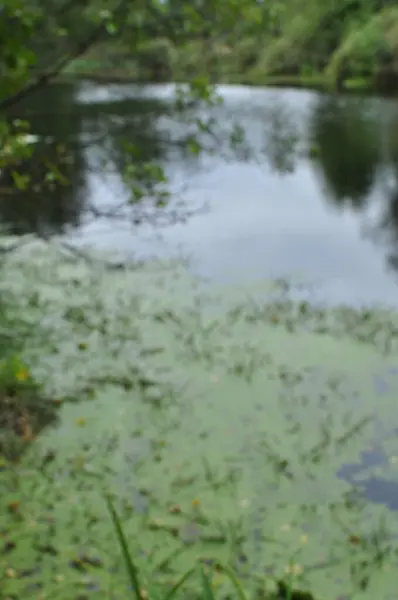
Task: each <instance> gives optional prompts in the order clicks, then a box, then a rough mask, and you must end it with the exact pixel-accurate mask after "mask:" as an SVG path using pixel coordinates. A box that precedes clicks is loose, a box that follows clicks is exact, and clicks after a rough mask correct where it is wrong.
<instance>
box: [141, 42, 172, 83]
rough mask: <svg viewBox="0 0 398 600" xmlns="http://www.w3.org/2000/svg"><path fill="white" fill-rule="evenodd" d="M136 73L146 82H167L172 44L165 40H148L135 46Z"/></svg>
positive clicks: (170, 64)
mask: <svg viewBox="0 0 398 600" xmlns="http://www.w3.org/2000/svg"><path fill="white" fill-rule="evenodd" d="M135 60H136V63H137V72H138V73H140V76H141V77H142V78H143V79H144V80H146V81H156V82H159V81H168V80H170V77H171V68H172V64H173V44H172V43H171V42H170V41H169V40H168V39H167V38H157V39H156V40H148V41H146V42H142V43H141V44H139V45H138V46H137V49H136V54H135Z"/></svg>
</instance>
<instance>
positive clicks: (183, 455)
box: [0, 239, 398, 600]
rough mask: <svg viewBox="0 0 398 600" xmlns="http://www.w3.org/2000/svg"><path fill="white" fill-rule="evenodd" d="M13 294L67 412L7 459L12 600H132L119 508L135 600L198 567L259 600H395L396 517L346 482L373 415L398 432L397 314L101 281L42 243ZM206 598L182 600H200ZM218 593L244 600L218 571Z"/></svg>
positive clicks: (176, 280)
mask: <svg viewBox="0 0 398 600" xmlns="http://www.w3.org/2000/svg"><path fill="white" fill-rule="evenodd" d="M6 290H7V294H8V300H9V302H10V305H11V306H12V308H13V311H14V314H19V315H21V316H23V320H24V322H26V324H28V325H30V326H31V327H32V328H33V329H32V336H33V337H29V336H27V335H25V336H24V344H23V347H21V348H20V350H19V353H20V360H21V362H22V364H23V365H24V366H25V368H26V370H27V372H28V373H29V377H31V379H32V381H35V382H37V385H40V390H41V392H42V394H43V398H48V399H56V402H57V412H58V426H57V427H52V426H48V427H47V428H46V429H45V430H43V431H42V432H41V434H40V435H39V436H37V437H36V438H35V439H34V440H31V443H30V444H29V446H28V447H27V448H26V449H25V452H24V454H23V455H22V456H21V458H20V461H19V463H18V464H15V462H14V463H12V462H10V461H9V460H8V459H6V458H4V457H3V462H2V469H1V470H0V487H1V493H0V532H1V534H0V535H1V539H2V542H3V552H2V553H0V573H1V576H0V577H1V580H0V583H1V590H2V593H3V594H4V596H5V597H10V596H14V597H16V598H21V599H22V598H25V597H32V595H34V594H37V595H42V596H43V597H51V598H58V599H59V600H69V599H70V598H72V597H73V598H74V597H77V596H78V595H80V597H84V598H91V597H93V598H108V597H109V590H110V589H111V590H112V595H113V597H114V598H117V599H119V598H120V599H122V598H125V597H126V594H132V591H131V589H129V588H128V585H127V584H126V574H125V570H124V564H123V562H122V560H121V555H120V551H119V548H118V546H117V542H116V537H115V532H114V529H113V527H112V522H111V519H110V518H109V513H108V512H107V508H106V505H105V503H104V501H103V495H104V494H105V493H108V492H110V493H112V496H113V498H114V504H115V507H116V509H117V511H118V514H119V516H120V521H121V525H122V527H123V530H124V531H125V534H126V536H127V539H128V541H129V545H130V549H131V552H132V555H133V559H134V561H135V562H136V566H137V569H139V572H140V573H141V574H142V581H143V584H142V587H143V588H144V589H145V592H146V595H144V596H143V597H146V598H151V599H152V598H154V597H165V596H166V593H169V592H170V590H171V589H172V586H173V585H175V584H176V583H177V582H178V580H179V579H180V578H181V576H182V575H183V574H184V573H186V572H187V571H188V569H190V568H191V567H192V565H193V564H198V562H199V564H205V565H212V564H213V565H216V564H218V563H221V564H225V565H229V567H230V568H231V569H233V571H234V572H235V573H236V574H237V576H238V577H239V579H240V581H241V584H242V588H243V589H245V590H247V593H248V594H249V595H248V597H249V598H250V599H252V598H257V597H258V598H269V599H272V598H273V597H275V583H276V582H278V581H279V582H280V581H285V582H286V584H287V586H288V588H289V586H290V589H291V588H293V589H294V590H303V591H307V590H308V592H306V593H307V594H308V595H307V596H305V597H306V598H308V599H309V598H312V597H314V598H321V599H324V600H332V599H333V600H335V598H336V597H339V596H340V597H343V596H345V597H353V596H354V594H355V593H356V592H357V591H358V590H359V587H360V586H363V585H364V583H363V581H364V580H363V578H364V577H366V584H365V587H366V589H367V591H368V593H369V594H372V593H373V588H375V589H376V590H378V592H377V597H378V598H380V600H387V598H388V597H389V596H388V594H390V595H391V594H393V593H395V578H394V577H393V576H391V577H390V574H391V573H392V574H393V573H394V570H395V569H396V564H397V560H398V546H397V544H396V539H395V534H396V528H397V523H396V515H395V514H393V513H391V512H390V511H388V510H386V509H385V508H384V507H383V506H378V505H374V504H372V503H370V502H364V501H363V500H362V499H359V498H357V499H356V498H355V496H354V495H353V493H354V489H355V487H357V486H359V487H360V486H361V483H360V480H359V482H358V480H356V481H355V482H354V481H349V480H344V479H342V478H338V477H336V472H337V471H338V470H339V469H340V468H341V466H342V465H344V464H355V463H357V464H358V461H359V459H360V453H361V452H362V451H363V450H364V449H369V448H371V446H372V444H373V443H374V437H373V436H374V430H373V427H372V423H373V420H372V419H373V417H372V415H373V411H374V407H375V403H376V402H377V411H378V417H379V418H380V419H383V422H384V423H385V424H388V425H389V426H390V427H393V423H395V421H394V416H395V404H396V402H395V401H396V391H397V390H396V382H395V380H394V377H393V374H391V373H392V372H393V369H394V367H396V365H395V357H396V351H397V330H398V329H397V326H398V316H397V314H395V313H392V312H388V311H382V310H378V311H354V310H350V309H346V308H344V307H340V308H336V309H335V310H319V309H317V308H316V307H312V306H311V305H310V304H308V303H292V302H291V301H290V298H289V292H288V288H286V286H285V285H281V284H271V283H268V284H266V283H265V282H263V283H261V285H258V286H257V288H256V289H249V288H247V287H245V288H239V289H238V288H219V289H215V288H214V289H213V288H212V289H209V288H208V287H203V288H201V287H200V286H199V287H198V285H197V282H196V281H195V280H194V279H193V278H192V277H190V276H188V274H187V273H186V271H185V268H184V266H183V265H178V264H175V263H170V264H165V263H159V264H158V263H151V264H147V265H143V266H142V267H139V268H136V269H134V270H131V271H130V270H126V272H123V271H120V270H119V271H117V272H116V271H111V272H110V271H109V270H108V269H106V268H104V266H103V264H102V262H101V260H99V257H98V255H93V256H92V257H91V260H90V262H88V263H86V262H84V261H82V260H81V259H77V258H76V257H73V256H70V257H69V258H66V257H65V256H63V255H62V254H61V253H60V251H59V250H58V249H57V247H56V245H55V244H53V245H46V244H44V243H42V242H39V241H35V240H34V239H33V240H30V241H29V243H27V244H26V245H25V246H24V247H21V248H20V249H19V250H17V251H16V252H14V253H12V254H10V255H9V256H8V257H7V259H6V261H5V264H4V266H3V271H2V278H1V281H0V291H1V293H2V294H4V293H5V291H6ZM159 290H161V294H159ZM261 298H262V299H263V302H262V301H261ZM265 300H267V302H266V303H265V302H264V301H265ZM215 309H216V310H215ZM389 373H390V374H389ZM373 374H377V377H378V378H379V380H380V379H382V380H383V381H384V383H385V386H387V388H388V389H387V391H385V390H384V393H383V394H382V395H380V396H379V395H377V391H376V388H375V387H374V383H373V380H372V375H373ZM359 398H360V401H359V400H358V399H359ZM382 443H383V444H384V446H383V452H385V456H386V464H385V465H384V469H385V470H386V472H387V473H389V474H390V475H391V469H390V471H389V466H390V467H393V466H394V463H393V461H391V462H389V461H388V458H389V457H390V456H391V454H392V452H393V451H394V449H393V440H392V442H391V440H389V438H388V435H387V434H386V435H384V436H383V440H382ZM391 444H392V445H391ZM377 469H379V471H380V465H378V466H377ZM377 469H376V470H377ZM369 471H371V469H369ZM259 474H261V477H260V476H259ZM375 540H376V541H375ZM216 571H217V569H216ZM390 580H391V581H390ZM200 586H201V583H200V579H199V578H197V579H192V580H189V581H187V582H186V586H185V587H184V588H183V592H182V593H183V597H184V598H192V599H196V598H204V597H209V596H203V593H202V592H201V587H200ZM213 586H214V593H215V594H216V597H217V598H220V599H222V598H227V597H235V596H234V594H235V593H236V590H235V591H234V589H232V588H231V583H230V581H229V580H228V577H226V576H224V574H223V573H222V572H220V571H219V570H218V571H217V572H216V573H215V575H214V580H213ZM254 586H255V587H256V588H257V590H258V593H257V595H256V594H254V593H253V594H252V593H251V591H252V590H253V587H254ZM273 589H274V591H272V590H273ZM380 590H382V592H380ZM156 592H157V595H155V594H156ZM279 592H281V588H280V589H279ZM282 592H283V594H285V592H286V589H285V590H282ZM159 593H162V594H163V596H159ZM383 594H384V595H383ZM131 597H134V596H133V595H131ZM276 597H277V598H278V600H280V599H281V598H286V599H287V598H290V600H292V599H295V598H296V597H297V598H298V597H299V596H298V595H296V594H293V595H292V594H291V593H290V595H289V592H286V594H285V595H281V593H280V594H279V595H278V596H276ZM301 597H302V596H301Z"/></svg>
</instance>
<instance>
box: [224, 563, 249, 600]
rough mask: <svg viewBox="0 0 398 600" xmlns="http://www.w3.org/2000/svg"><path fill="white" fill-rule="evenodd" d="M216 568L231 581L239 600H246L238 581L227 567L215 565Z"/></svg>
mask: <svg viewBox="0 0 398 600" xmlns="http://www.w3.org/2000/svg"><path fill="white" fill-rule="evenodd" d="M217 568H218V569H219V570H220V571H222V572H223V573H225V575H226V576H227V577H228V579H229V580H230V581H231V583H232V585H233V586H234V588H235V590H236V592H237V594H238V596H239V598H240V600H248V599H247V596H246V594H245V592H244V591H243V588H242V586H241V584H240V582H239V579H238V578H237V577H236V575H235V573H234V572H233V571H232V570H231V569H230V568H229V567H227V566H224V565H220V564H218V565H217Z"/></svg>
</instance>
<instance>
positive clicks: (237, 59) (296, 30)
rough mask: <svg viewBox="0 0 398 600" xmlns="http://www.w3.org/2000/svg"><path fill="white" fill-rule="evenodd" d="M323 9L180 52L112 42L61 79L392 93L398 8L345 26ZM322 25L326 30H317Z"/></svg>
mask: <svg viewBox="0 0 398 600" xmlns="http://www.w3.org/2000/svg"><path fill="white" fill-rule="evenodd" d="M321 8H322V9H323V12H322V13H321V14H320V15H319V16H318V17H317V14H316V11H315V9H314V7H312V9H311V10H313V14H312V13H309V14H311V18H309V17H308V19H307V21H306V20H305V19H304V17H303V19H301V18H299V17H297V18H295V19H292V20H291V21H289V22H288V23H285V24H284V26H283V27H282V31H280V32H279V34H278V35H276V34H275V33H274V34H270V33H267V34H264V35H263V36H262V35H261V32H260V33H259V31H258V28H257V29H256V30H255V31H254V32H252V33H251V34H247V35H246V36H243V37H242V38H241V39H238V40H235V41H231V42H229V43H226V42H225V43H221V42H219V41H217V38H216V39H214V40H212V38H211V36H210V37H209V38H206V39H203V40H196V41H192V42H188V43H185V44H182V43H181V44H179V45H178V44H176V43H174V42H173V41H171V40H170V39H168V38H165V37H159V38H154V39H152V40H150V39H149V40H146V41H145V42H142V43H138V44H137V45H136V46H135V47H134V49H132V50H131V49H128V48H127V46H126V44H125V43H123V42H120V43H118V42H117V40H111V41H108V42H104V43H102V44H98V45H95V46H93V47H92V48H91V49H90V50H89V51H88V52H87V53H86V54H85V55H83V56H82V57H80V58H79V59H77V60H75V61H73V62H72V63H71V64H70V65H69V66H68V67H67V68H66V69H65V71H64V72H63V73H62V75H61V77H84V78H91V79H96V80H98V81H100V80H103V81H114V82H127V81H128V82H135V83H161V82H173V83H183V82H186V81H189V80H190V79H191V78H192V76H193V74H194V75H195V76H199V77H200V76H203V77H208V78H209V80H210V81H213V82H215V83H218V84H223V83H229V84H242V85H251V86H263V85H264V86H266V85H270V86H294V87H307V88H316V89H321V90H346V91H350V90H351V91H363V92H369V91H378V92H381V93H392V94H395V93H397V92H398V42H397V40H398V8H397V7H395V6H392V7H391V6H390V7H384V8H382V9H379V10H374V12H372V10H371V9H369V12H368V14H367V15H365V16H364V15H361V17H359V16H358V14H357V13H356V12H355V10H353V12H352V13H351V14H349V13H347V14H348V16H347V21H346V22H345V23H344V22H343V20H342V19H341V15H340V16H337V13H338V11H337V8H336V11H337V13H336V16H333V11H331V12H330V14H329V13H327V14H326V15H325V14H323V13H324V11H325V10H326V7H321V6H320V7H319V9H321ZM308 10H310V9H308ZM347 11H349V7H347ZM323 20H324V21H328V20H329V21H330V23H328V24H326V22H325V24H324V25H323V26H321V25H322V21H323ZM327 27H329V29H327ZM329 38H330V39H329ZM327 39H329V41H328V42H327ZM121 65H122V66H121Z"/></svg>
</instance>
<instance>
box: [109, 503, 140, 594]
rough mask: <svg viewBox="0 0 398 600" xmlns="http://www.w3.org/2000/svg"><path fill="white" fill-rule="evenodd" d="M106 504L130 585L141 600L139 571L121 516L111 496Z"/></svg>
mask: <svg viewBox="0 0 398 600" xmlns="http://www.w3.org/2000/svg"><path fill="white" fill-rule="evenodd" d="M105 502H106V504H107V507H108V510H109V513H110V515H111V518H112V522H113V525H114V527H115V531H116V535H117V538H118V540H119V544H120V548H121V550H122V554H123V558H124V561H125V563H126V568H127V573H128V576H129V580H130V584H131V586H132V588H133V590H134V594H135V596H136V599H137V600H141V587H140V582H139V577H138V570H137V568H136V567H135V565H134V562H133V559H132V558H131V555H130V551H129V547H128V544H127V540H126V537H125V535H124V532H123V528H122V525H121V522H120V519H119V516H118V514H117V512H116V510H115V507H114V506H113V503H112V500H111V498H110V496H108V495H106V496H105Z"/></svg>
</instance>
